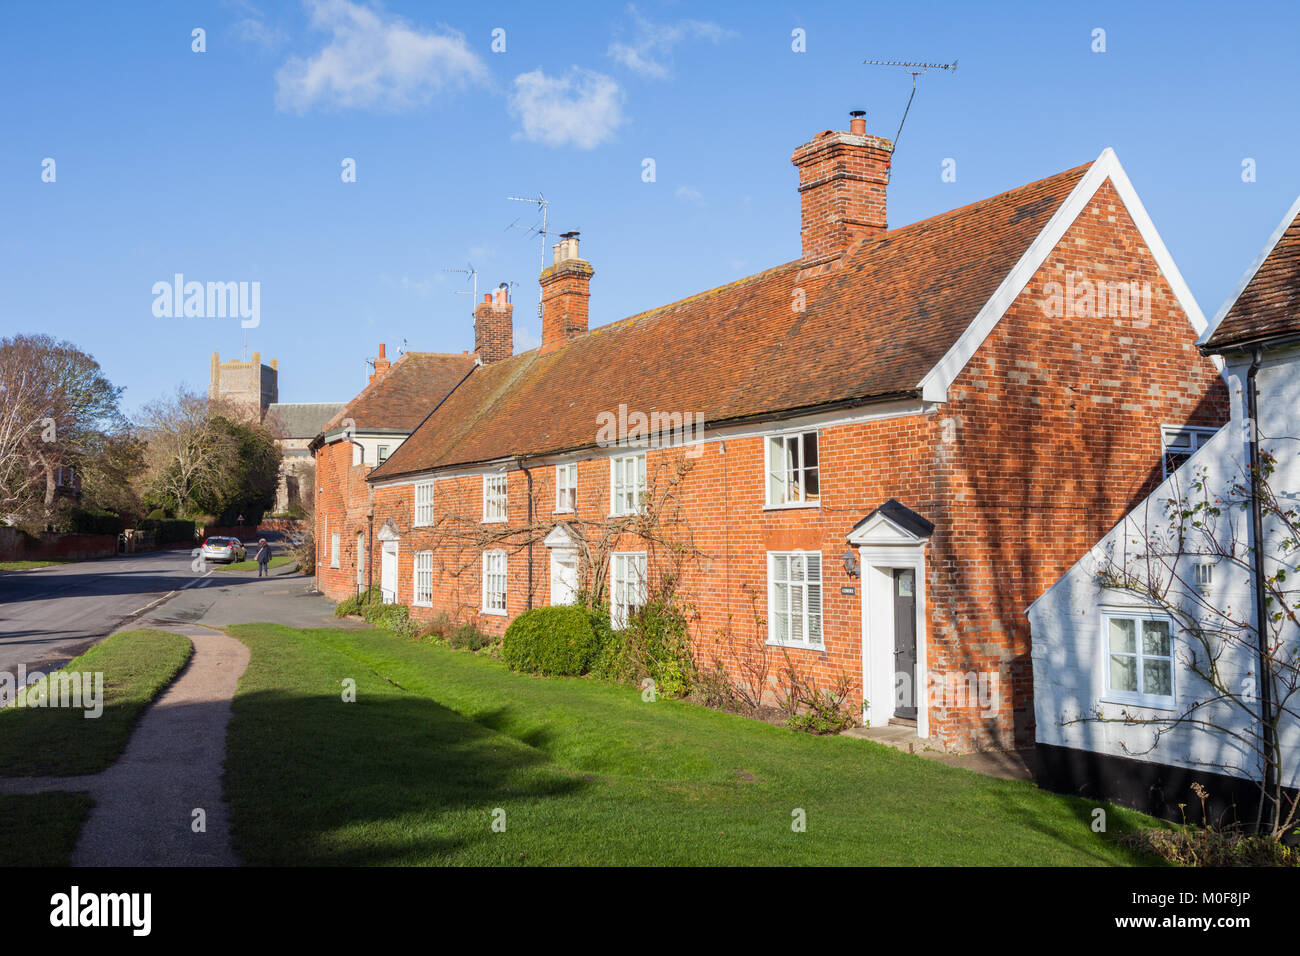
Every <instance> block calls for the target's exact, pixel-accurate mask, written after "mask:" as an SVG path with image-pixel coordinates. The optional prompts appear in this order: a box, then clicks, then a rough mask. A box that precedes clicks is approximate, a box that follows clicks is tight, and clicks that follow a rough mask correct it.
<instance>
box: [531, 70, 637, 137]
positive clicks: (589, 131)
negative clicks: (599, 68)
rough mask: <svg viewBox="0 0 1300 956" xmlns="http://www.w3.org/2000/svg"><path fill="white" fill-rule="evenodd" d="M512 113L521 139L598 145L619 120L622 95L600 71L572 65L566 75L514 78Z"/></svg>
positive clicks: (538, 73) (534, 73)
mask: <svg viewBox="0 0 1300 956" xmlns="http://www.w3.org/2000/svg"><path fill="white" fill-rule="evenodd" d="M510 112H511V113H513V114H514V115H515V116H517V117H518V118H519V121H520V123H521V124H522V126H523V128H522V130H521V132H520V133H519V135H521V136H522V137H523V138H524V139H530V140H533V141H534V142H537V143H545V144H546V145H547V146H566V145H573V146H577V147H578V148H579V149H591V148H593V147H595V146H599V145H600V144H601V143H603V142H605V141H606V140H608V139H609V138H610V137H612V136H613V135H614V130H616V129H618V127H619V126H620V125H621V124H622V122H623V91H622V90H621V89H620V88H619V85H618V84H617V83H616V82H614V80H613V79H611V78H610V77H608V76H605V74H603V73H595V72H592V71H591V70H584V69H580V68H579V67H576V66H575V67H572V68H571V69H570V70H569V72H568V73H566V74H565V75H564V76H547V75H546V74H545V73H544V72H543V71H542V70H540V69H537V70H533V71H532V72H531V73H521V74H519V75H518V76H516V77H515V88H514V92H513V93H512V94H511V95H510Z"/></svg>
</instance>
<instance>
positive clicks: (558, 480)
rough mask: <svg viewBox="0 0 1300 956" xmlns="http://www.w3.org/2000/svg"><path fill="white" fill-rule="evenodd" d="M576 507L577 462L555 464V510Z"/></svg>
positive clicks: (574, 508)
mask: <svg viewBox="0 0 1300 956" xmlns="http://www.w3.org/2000/svg"><path fill="white" fill-rule="evenodd" d="M577 509H578V463H577V462H570V463H569V464H567V465H556V466H555V510H556V511H576V510H577Z"/></svg>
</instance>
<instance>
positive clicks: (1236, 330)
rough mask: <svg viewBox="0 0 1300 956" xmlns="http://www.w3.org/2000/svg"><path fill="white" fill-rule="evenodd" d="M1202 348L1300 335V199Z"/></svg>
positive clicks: (1244, 280)
mask: <svg viewBox="0 0 1300 956" xmlns="http://www.w3.org/2000/svg"><path fill="white" fill-rule="evenodd" d="M1238 290H1239V291H1238V292H1237V295H1236V297H1235V298H1233V299H1232V300H1231V301H1230V302H1229V304H1228V305H1227V306H1225V308H1226V309H1227V311H1226V313H1224V315H1223V316H1222V318H1220V319H1219V322H1218V323H1217V324H1216V325H1215V326H1214V331H1213V332H1211V333H1210V337H1209V338H1208V339H1207V340H1206V342H1205V345H1204V346H1203V349H1204V350H1205V351H1207V352H1214V351H1217V350H1219V349H1225V348H1237V347H1241V346H1244V345H1247V344H1250V343H1252V342H1257V341H1259V342H1262V341H1264V340H1266V339H1271V338H1276V337H1278V336H1285V335H1300V199H1297V200H1296V202H1295V205H1293V206H1292V207H1291V210H1290V211H1289V212H1288V213H1287V216H1286V218H1285V219H1283V221H1282V224H1281V225H1280V226H1279V227H1278V229H1277V231H1276V232H1274V234H1273V236H1272V238H1270V240H1269V244H1268V245H1267V246H1265V248H1264V252H1263V253H1262V254H1261V256H1260V257H1259V258H1258V259H1256V260H1255V264H1254V265H1253V266H1252V267H1251V269H1250V270H1248V271H1247V273H1246V278H1245V279H1243V280H1242V283H1241V285H1240V286H1238Z"/></svg>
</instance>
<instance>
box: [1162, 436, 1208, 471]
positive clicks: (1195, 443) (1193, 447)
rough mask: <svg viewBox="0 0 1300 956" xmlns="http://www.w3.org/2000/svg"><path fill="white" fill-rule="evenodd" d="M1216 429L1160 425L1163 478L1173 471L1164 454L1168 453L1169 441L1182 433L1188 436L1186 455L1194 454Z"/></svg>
mask: <svg viewBox="0 0 1300 956" xmlns="http://www.w3.org/2000/svg"><path fill="white" fill-rule="evenodd" d="M1217 431H1218V429H1217V428H1206V427H1205V426H1202V425H1161V426H1160V471H1161V474H1162V475H1163V477H1164V478H1166V479H1167V478H1168V477H1169V476H1170V475H1171V474H1173V472H1171V471H1170V470H1169V463H1168V461H1167V460H1166V456H1167V455H1168V454H1169V443H1170V442H1171V441H1172V440H1173V439H1176V438H1179V437H1181V436H1182V435H1187V436H1188V438H1189V445H1190V449H1189V451H1188V457H1191V455H1194V454H1196V453H1197V452H1198V451H1200V450H1201V448H1202V447H1204V445H1205V443H1206V442H1208V441H1209V440H1210V439H1211V438H1213V437H1214V435H1215V433H1216V432H1217Z"/></svg>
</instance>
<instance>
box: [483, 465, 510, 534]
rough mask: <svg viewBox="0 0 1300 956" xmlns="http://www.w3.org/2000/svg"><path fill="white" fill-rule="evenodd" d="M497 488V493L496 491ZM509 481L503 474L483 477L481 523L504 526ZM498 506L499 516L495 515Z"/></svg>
mask: <svg viewBox="0 0 1300 956" xmlns="http://www.w3.org/2000/svg"><path fill="white" fill-rule="evenodd" d="M498 488H499V491H498ZM509 504H510V481H509V479H508V477H507V476H506V475H505V474H499V475H484V476H483V523H484V524H504V523H505V520H506V516H507V515H508V514H509ZM498 506H499V507H500V514H497V509H498Z"/></svg>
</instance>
